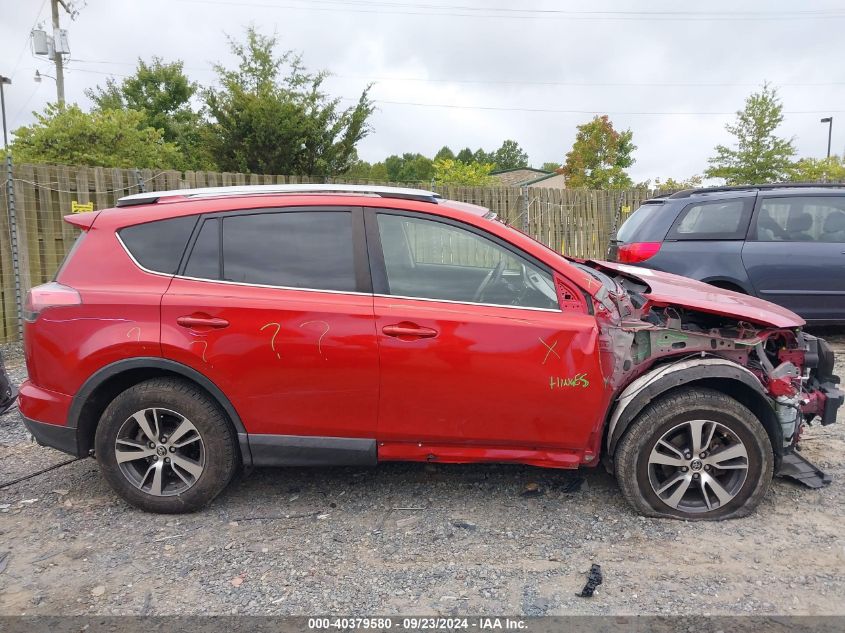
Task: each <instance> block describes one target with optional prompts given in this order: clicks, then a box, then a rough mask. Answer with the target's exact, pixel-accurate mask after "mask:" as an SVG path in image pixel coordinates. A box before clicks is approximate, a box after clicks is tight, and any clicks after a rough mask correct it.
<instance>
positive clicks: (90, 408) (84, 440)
mask: <svg viewBox="0 0 845 633" xmlns="http://www.w3.org/2000/svg"><path fill="white" fill-rule="evenodd" d="M168 376H171V377H174V378H182V379H184V380H188V381H190V382H192V383H193V384H194V385H196V386H197V387H199V388H200V389H202V390H203V391H205V392H206V393H207V394H208V396H209V397H210V398H212V399H213V400H214V401H215V402H217V404H218V405H219V406H220V407H221V408H222V409H223V411H224V412H225V414H226V417H227V418H228V419H229V422H230V423H231V425H232V429H233V430H234V431H235V434H236V435H237V439H238V444H239V446H240V451H241V459H242V463H243V464H244V466H250V465H251V464H252V455H251V452H250V449H249V441H248V436H247V432H246V429H245V427H244V425H243V422H242V420H241V418H240V416H239V415H238V412H237V411H236V410H235V407H234V406H233V405H232V403H231V401H230V400H229V399H228V398H227V397H226V395H225V394H224V393H223V391H222V390H221V389H220V388H219V387H218V386H217V385H216V384H214V382H212V381H211V380H210V379H209V378H207V377H206V376H204V375H203V374H201V373H200V372H198V371H196V370H195V369H193V368H191V367H188V366H187V365H183V364H182V363H178V362H176V361H172V360H168V359H166V358H157V357H138V358H130V359H125V360H120V361H117V362H115V363H112V364H110V365H106V366H105V367H102V368H101V369H99V370H98V371H97V372H95V373H94V374H92V375H91V376H90V377H89V378H88V380H86V381H85V383H83V385H82V387H80V389H79V390H78V391H77V392H76V395H75V396H74V397H73V400H72V401H71V405H70V409H69V411H68V417H67V426H68V427H69V428H74V429H76V437H77V445H78V454H79V455H88V454H90V452H91V450H93V448H94V434H95V433H96V430H97V425H98V424H99V422H100V417H101V416H102V414H103V411H105V409H106V407H107V406H108V405H109V403H110V402H111V401H112V400H114V398H115V397H117V395H118V394H120V393H122V392H123V391H126V390H127V389H129V388H130V387H132V386H134V385H137V384H138V383H141V382H143V381H145V380H149V379H151V378H161V377H168Z"/></svg>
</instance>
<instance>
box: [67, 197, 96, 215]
mask: <svg viewBox="0 0 845 633" xmlns="http://www.w3.org/2000/svg"><path fill="white" fill-rule="evenodd" d="M93 210H94V203H93V202H77V201H76V200H71V202H70V212H71V213H87V212H88V211H93Z"/></svg>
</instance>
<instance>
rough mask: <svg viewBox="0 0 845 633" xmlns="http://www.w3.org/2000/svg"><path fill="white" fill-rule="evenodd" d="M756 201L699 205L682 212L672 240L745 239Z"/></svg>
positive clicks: (672, 234) (686, 208) (742, 200)
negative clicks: (752, 208) (753, 203)
mask: <svg viewBox="0 0 845 633" xmlns="http://www.w3.org/2000/svg"><path fill="white" fill-rule="evenodd" d="M752 202H753V198H741V199H734V200H717V201H713V202H698V203H694V204H691V205H688V206H687V207H685V208H684V210H683V211H681V214H680V215H679V216H678V220H677V222H675V226H674V227H673V228H672V230H671V231H670V233H669V238H671V239H677V240H684V239H686V240H731V239H743V238H744V237H745V232H746V230H747V229H748V220H749V217H750V216H751V204H752Z"/></svg>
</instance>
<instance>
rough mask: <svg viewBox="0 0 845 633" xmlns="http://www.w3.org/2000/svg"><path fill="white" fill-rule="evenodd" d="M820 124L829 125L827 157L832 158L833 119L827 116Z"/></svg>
mask: <svg viewBox="0 0 845 633" xmlns="http://www.w3.org/2000/svg"><path fill="white" fill-rule="evenodd" d="M819 123H827V157H828V158H830V139H831V137H832V135H833V117H832V116H826V117H825V118H823V119H821V120H820V121H819Z"/></svg>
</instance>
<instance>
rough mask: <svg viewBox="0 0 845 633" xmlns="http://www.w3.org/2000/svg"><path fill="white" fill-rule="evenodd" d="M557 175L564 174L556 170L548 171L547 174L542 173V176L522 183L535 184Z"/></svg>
mask: <svg viewBox="0 0 845 633" xmlns="http://www.w3.org/2000/svg"><path fill="white" fill-rule="evenodd" d="M557 176H563V174H559V173H557V172H556V171H552V172H546V173H545V174H543V175H542V176H540V177H539V178H535V179H534V180H529V181H528V182H524V183H522V184H523V185H527V186H530V185H535V184H537V183H538V182H542V181H544V180H548V179H549V178H555V177H557Z"/></svg>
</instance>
